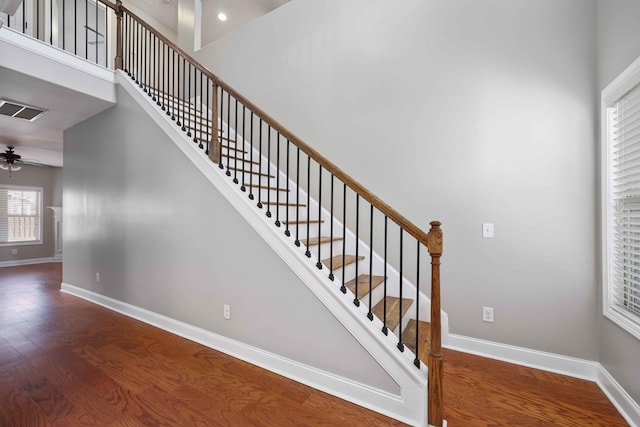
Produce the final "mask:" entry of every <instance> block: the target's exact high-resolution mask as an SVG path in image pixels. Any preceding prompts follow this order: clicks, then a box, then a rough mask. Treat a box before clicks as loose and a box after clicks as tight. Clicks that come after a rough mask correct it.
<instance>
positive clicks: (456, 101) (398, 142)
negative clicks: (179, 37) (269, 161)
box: [196, 0, 599, 360]
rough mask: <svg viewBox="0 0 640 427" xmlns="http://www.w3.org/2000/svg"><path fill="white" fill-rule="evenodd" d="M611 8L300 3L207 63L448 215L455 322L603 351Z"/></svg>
mask: <svg viewBox="0 0 640 427" xmlns="http://www.w3.org/2000/svg"><path fill="white" fill-rule="evenodd" d="M596 9H597V8H596V1H595V0H593V1H585V0H563V1H557V0H539V1H530V0H485V1H482V2H478V1H476V0H456V1H450V0H428V1H425V0H401V1H397V2H393V6H390V3H389V1H388V0H350V1H341V0H324V1H314V0H296V1H293V2H290V3H288V4H286V5H284V6H283V7H281V8H279V9H277V10H275V11H273V12H272V13H270V14H269V15H267V16H265V17H263V18H261V19H259V20H257V21H255V22H253V23H251V24H249V25H247V26H245V27H243V28H241V29H239V30H238V31H236V32H234V33H232V34H230V35H228V36H226V37H224V38H222V39H220V40H219V41H217V42H215V43H213V44H211V45H209V46H207V47H205V48H204V49H202V50H201V51H199V52H198V53H197V54H196V55H197V58H198V59H199V60H200V61H201V62H203V63H204V64H205V65H207V66H209V67H210V68H211V69H212V70H214V71H215V73H216V74H217V75H219V76H220V77H221V78H222V79H224V80H225V81H227V82H228V83H230V84H231V85H232V86H234V87H235V88H236V89H238V90H239V91H240V92H241V93H242V94H244V95H245V96H247V97H248V98H249V99H251V100H252V101H253V102H255V103H256V104H257V105H259V106H260V107H261V108H262V109H264V110H265V111H267V112H269V113H270V114H272V115H273V116H274V117H275V118H276V119H277V120H278V121H280V122H281V123H283V124H284V125H285V126H286V127H288V128H289V129H290V130H291V131H293V132H294V133H295V134H297V135H298V136H299V137H301V138H302V139H303V140H305V141H306V142H308V143H309V144H311V145H312V146H314V147H315V148H317V149H318V150H319V151H320V152H321V153H322V154H324V155H325V156H327V157H328V158H329V159H331V160H332V161H334V162H335V163H337V164H338V165H339V166H341V167H342V168H343V169H344V170H346V171H347V172H348V173H349V174H350V175H352V176H353V177H355V178H356V179H358V180H359V181H361V182H362V183H363V184H364V185H365V186H367V187H369V188H370V189H371V190H373V191H374V192H375V193H377V194H378V195H379V196H381V197H382V199H383V200H385V201H387V202H388V203H389V204H391V205H392V206H394V207H396V208H397V209H398V210H399V211H400V212H401V213H403V214H405V215H406V216H407V217H408V218H409V219H411V220H412V221H414V222H415V223H417V224H420V225H422V226H423V227H425V228H427V226H428V221H429V220H433V219H439V220H441V221H443V223H444V232H445V253H444V257H443V260H442V261H443V280H442V283H443V308H444V310H446V311H447V312H448V313H449V316H450V317H449V319H450V326H451V332H453V333H456V334H462V335H466V336H472V337H477V338H482V339H487V340H491V341H497V342H503V343H508V344H512V345H517V346H523V347H527V348H532V349H538V350H543V351H549V352H553V353H559V354H565V355H570V356H575V357H580V358H585V359H590V360H596V359H597V358H598V336H597V332H596V331H597V328H598V317H597V315H596V312H597V301H598V293H599V288H598V283H599V280H598V278H597V275H596V267H595V264H596V243H595V239H596V233H595V221H596V218H595V206H596V200H595V194H594V186H595V179H596V176H595V172H594V164H595V161H596V159H595V149H596V145H595V134H594V133H595V132H594V126H595V116H596V106H595V99H596V87H597V82H596V32H595V31H594V28H595V26H596ZM238 52H242V55H239V54H238ZM484 222H491V223H495V238H494V239H482V238H481V224H482V223H484ZM482 306H491V307H494V308H495V319H496V320H495V323H493V324H490V323H483V322H482V320H481V314H482Z"/></svg>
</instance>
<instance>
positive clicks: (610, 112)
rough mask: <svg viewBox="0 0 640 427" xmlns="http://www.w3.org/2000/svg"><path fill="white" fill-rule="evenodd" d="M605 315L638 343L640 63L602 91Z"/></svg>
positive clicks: (639, 301)
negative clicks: (634, 337) (635, 338)
mask: <svg viewBox="0 0 640 427" xmlns="http://www.w3.org/2000/svg"><path fill="white" fill-rule="evenodd" d="M602 119H603V126H602V131H603V134H602V159H603V165H602V166H603V168H602V172H603V173H602V177H603V180H602V181H603V188H602V202H603V203H602V205H603V206H602V207H603V209H602V218H603V224H602V230H603V272H604V287H603V288H604V289H603V293H604V294H603V302H604V304H603V306H604V315H605V316H607V317H608V318H609V319H611V320H612V321H614V322H616V323H617V324H618V325H620V326H621V327H623V328H624V329H626V330H627V331H628V332H629V333H631V334H633V335H634V336H636V337H637V338H638V339H640V59H639V60H638V61H636V62H634V63H633V64H632V65H631V66H630V67H629V68H628V69H627V70H625V71H624V72H623V73H622V74H621V75H620V76H619V77H618V78H616V79H615V80H614V81H613V82H612V83H611V84H610V85H609V86H608V87H607V88H606V89H605V90H604V91H603V92H602Z"/></svg>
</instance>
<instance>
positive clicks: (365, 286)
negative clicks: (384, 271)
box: [345, 274, 384, 299]
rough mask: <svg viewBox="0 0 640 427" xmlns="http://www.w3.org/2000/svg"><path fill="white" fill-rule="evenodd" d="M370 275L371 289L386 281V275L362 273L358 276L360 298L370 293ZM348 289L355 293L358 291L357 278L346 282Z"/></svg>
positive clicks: (358, 296)
mask: <svg viewBox="0 0 640 427" xmlns="http://www.w3.org/2000/svg"><path fill="white" fill-rule="evenodd" d="M369 277H371V290H374V289H375V288H377V287H378V286H380V284H381V283H382V282H384V276H369V275H368V274H361V275H359V276H358V295H357V298H358V299H362V298H364V297H365V296H366V295H367V294H368V293H369ZM345 286H346V287H347V289H349V290H350V291H351V292H353V293H354V294H355V293H356V279H352V280H349V281H348V282H347V283H345Z"/></svg>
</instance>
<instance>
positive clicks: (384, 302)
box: [382, 215, 389, 335]
mask: <svg viewBox="0 0 640 427" xmlns="http://www.w3.org/2000/svg"><path fill="white" fill-rule="evenodd" d="M387 220H388V218H387V216H386V215H385V216H384V273H383V274H384V295H383V296H382V306H383V308H382V317H383V319H382V333H383V334H385V335H388V334H389V329H387V223H388V221H387Z"/></svg>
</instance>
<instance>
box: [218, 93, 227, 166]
mask: <svg viewBox="0 0 640 427" xmlns="http://www.w3.org/2000/svg"><path fill="white" fill-rule="evenodd" d="M218 87H219V86H218ZM216 102H218V100H217V99H216ZM218 105H219V106H220V108H219V110H220V128H219V132H218V139H219V140H220V159H219V160H218V167H219V168H220V169H224V165H223V164H222V125H223V124H224V120H223V118H224V89H222V88H220V104H218ZM216 120H217V118H216ZM228 133H229V126H227V134H228ZM229 153H230V151H229V149H228V148H227V158H229Z"/></svg>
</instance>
